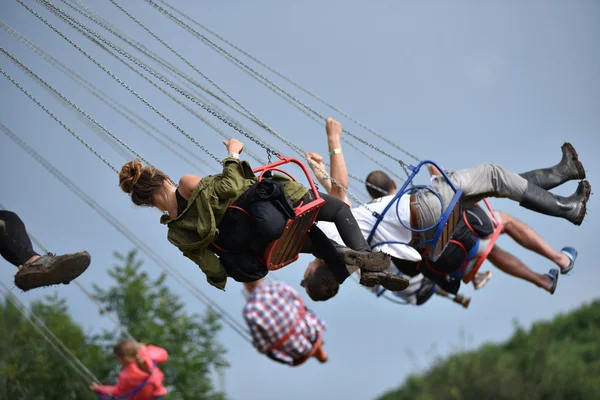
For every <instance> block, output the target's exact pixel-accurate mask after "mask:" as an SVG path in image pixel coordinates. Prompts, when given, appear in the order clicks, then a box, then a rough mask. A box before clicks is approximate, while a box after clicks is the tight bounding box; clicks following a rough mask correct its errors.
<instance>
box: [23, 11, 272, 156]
mask: <svg viewBox="0 0 600 400" xmlns="http://www.w3.org/2000/svg"><path fill="white" fill-rule="evenodd" d="M17 1H21V0H17ZM38 2H40V3H42V4H44V5H46V7H48V8H49V9H50V10H52V11H53V12H55V13H56V14H57V15H59V16H60V17H61V18H63V19H64V20H66V21H68V22H70V23H71V24H74V25H76V26H78V27H80V28H81V29H83V30H84V31H86V32H87V33H88V34H90V35H92V36H93V37H95V38H96V39H97V40H99V41H101V42H102V43H104V44H105V45H107V46H108V47H110V48H111V49H113V50H114V51H116V52H118V53H119V54H121V55H122V56H123V57H125V58H127V59H128V60H129V61H131V62H133V63H134V64H136V65H137V66H138V67H140V68H142V69H143V70H144V71H146V72H148V73H149V74H150V75H152V76H154V77H155V78H156V79H158V80H159V81H161V82H163V83H164V84H166V85H167V86H169V87H170V88H171V89H174V90H175V91H176V92H177V93H179V94H181V95H182V96H184V97H186V98H187V99H188V100H190V101H191V102H193V103H195V104H196V105H198V106H200V107H201V108H203V109H204V110H205V111H206V112H208V113H209V114H211V115H213V116H214V117H216V118H217V119H219V120H220V121H222V122H223V123H225V124H226V125H229V126H230V127H231V128H233V129H234V130H236V131H238V132H239V133H241V134H242V135H244V136H246V137H247V138H248V139H250V140H251V141H253V142H254V143H256V144H257V145H259V146H260V147H262V148H263V149H264V150H265V151H267V153H269V152H270V153H273V154H274V155H277V156H278V154H277V153H275V152H274V151H272V150H270V149H269V148H268V147H267V146H266V145H265V144H264V143H262V142H260V141H259V140H258V139H256V138H254V137H253V136H251V135H250V134H249V133H247V132H245V131H244V130H242V129H240V128H239V127H238V126H236V125H234V124H233V123H232V122H230V121H228V120H227V119H225V118H224V117H223V116H221V115H219V114H218V113H217V112H215V111H213V110H212V109H211V108H209V107H208V106H207V105H205V104H204V103H202V102H200V101H199V100H198V99H196V98H195V97H194V96H192V95H191V94H190V93H188V92H186V91H185V90H183V89H182V88H181V87H179V86H177V85H175V84H174V83H173V82H172V81H170V80H169V79H167V78H165V77H164V76H163V75H161V74H159V73H158V72H156V71H155V70H153V69H152V68H150V67H148V66H147V65H145V64H144V63H142V62H141V61H139V60H138V59H137V58H135V57H133V56H132V55H131V54H129V53H127V52H126V51H124V50H123V49H121V48H120V47H118V46H116V45H115V44H113V43H111V42H110V41H108V40H107V39H105V38H104V37H103V36H101V35H100V34H98V33H96V32H95V31H93V30H92V29H90V28H88V27H87V26H85V25H84V24H83V23H81V22H79V21H77V20H75V19H74V18H73V17H71V16H70V15H69V14H66V13H65V12H64V11H62V10H60V9H59V8H58V7H56V6H54V5H53V4H52V3H50V2H48V1H46V0H38ZM86 54H87V53H86ZM97 65H101V64H99V63H98V64H97ZM111 75H112V74H111ZM112 76H114V75H112ZM115 78H116V77H115ZM117 79H118V78H117ZM119 81H120V80H119ZM120 82H122V81H120ZM132 93H133V91H132ZM140 99H141V96H140ZM148 104H149V103H148ZM155 110H156V109H155ZM156 111H157V112H158V110H156ZM160 115H161V116H164V114H162V113H160ZM164 118H166V119H167V120H168V118H167V117H166V116H164ZM168 121H170V120H168ZM173 125H174V124H173ZM174 126H176V125H174ZM177 128H178V130H180V132H182V133H184V135H186V137H188V139H190V140H192V141H193V142H194V143H196V144H197V145H198V146H200V144H199V143H198V142H196V141H195V139H194V138H192V137H191V136H189V135H188V134H187V133H185V132H184V131H183V130H182V129H181V128H179V127H177ZM201 148H202V149H204V147H202V146H201ZM204 150H205V151H206V152H207V153H208V154H210V155H211V157H213V158H214V159H215V160H217V161H218V162H219V163H221V161H220V160H219V159H218V158H216V157H215V156H214V155H213V154H212V153H210V152H209V151H208V150H206V149H204Z"/></svg>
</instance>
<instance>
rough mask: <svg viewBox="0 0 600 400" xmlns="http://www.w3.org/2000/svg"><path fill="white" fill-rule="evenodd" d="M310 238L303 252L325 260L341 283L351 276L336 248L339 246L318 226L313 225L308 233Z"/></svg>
mask: <svg viewBox="0 0 600 400" xmlns="http://www.w3.org/2000/svg"><path fill="white" fill-rule="evenodd" d="M308 235H309V236H308V238H306V241H305V242H304V246H302V250H301V253H311V254H312V255H313V256H315V257H317V258H320V259H321V260H323V261H325V264H327V267H329V269H330V270H331V272H332V273H333V275H334V276H335V278H336V279H337V281H338V282H339V283H343V282H344V281H345V280H346V278H347V277H349V276H350V272H348V268H346V263H344V260H343V259H342V257H340V255H339V253H338V252H337V250H336V246H339V245H338V244H337V243H336V242H334V241H333V240H331V239H329V238H328V237H327V236H326V235H325V233H323V231H322V230H320V229H319V227H318V226H316V225H315V226H313V227H312V228H311V230H310V232H309V233H308Z"/></svg>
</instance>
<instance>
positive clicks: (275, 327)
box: [243, 278, 327, 366]
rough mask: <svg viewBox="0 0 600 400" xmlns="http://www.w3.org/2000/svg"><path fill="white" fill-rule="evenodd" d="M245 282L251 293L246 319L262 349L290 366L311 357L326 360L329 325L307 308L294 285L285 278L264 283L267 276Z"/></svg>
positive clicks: (244, 311) (276, 359)
mask: <svg viewBox="0 0 600 400" xmlns="http://www.w3.org/2000/svg"><path fill="white" fill-rule="evenodd" d="M244 286H245V288H246V291H247V292H248V294H249V297H248V300H247V302H246V305H245V306H244V309H243V315H244V320H245V321H246V323H247V324H248V327H249V328H250V333H251V335H252V344H253V345H254V347H255V348H256V349H257V350H258V351H259V353H261V354H265V355H266V356H267V357H269V358H270V359H272V360H274V361H277V362H279V363H282V364H288V365H291V366H297V365H300V364H302V363H303V362H305V361H306V360H308V359H309V358H311V357H315V358H316V359H317V360H319V361H320V362H322V363H324V362H326V361H327V354H326V353H325V351H324V350H323V340H322V334H323V332H325V330H326V328H327V326H326V324H325V322H324V321H323V320H321V319H320V318H319V317H317V316H316V315H314V314H313V313H312V312H311V311H310V310H308V309H307V308H306V306H305V305H304V302H303V301H302V298H301V297H300V295H299V294H298V292H296V290H294V288H292V287H291V286H289V285H286V284H285V283H282V282H274V283H265V280H264V278H263V279H259V280H257V281H255V282H245V283H244Z"/></svg>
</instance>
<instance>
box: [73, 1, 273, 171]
mask: <svg viewBox="0 0 600 400" xmlns="http://www.w3.org/2000/svg"><path fill="white" fill-rule="evenodd" d="M61 1H63V2H65V0H61ZM72 1H73V2H74V3H75V4H77V5H78V6H79V7H81V8H82V9H83V10H85V12H84V11H81V10H79V9H76V8H75V7H73V6H72V5H70V4H68V3H65V4H67V5H68V6H69V7H71V8H73V9H74V10H75V11H77V12H78V13H80V14H81V15H83V16H84V17H86V18H88V19H90V20H91V21H93V22H94V23H96V24H97V25H98V26H100V27H102V28H104V29H105V30H107V31H108V32H110V33H112V34H113V35H115V36H117V37H118V38H119V39H121V40H123V41H124V42H125V43H127V44H128V45H130V46H132V47H133V48H135V49H136V50H138V51H139V52H141V53H142V54H144V55H146V56H147V57H149V58H150V59H152V60H153V61H155V62H156V63H158V64H159V65H160V66H161V67H163V68H165V69H166V70H168V71H169V72H170V73H172V74H173V76H174V77H175V79H177V80H180V81H187V82H189V83H191V84H192V85H194V86H195V87H197V88H199V89H200V90H202V91H203V92H205V93H207V94H208V95H210V96H211V97H213V98H215V99H216V100H218V101H220V102H221V103H223V104H224V105H226V106H227V107H229V108H231V109H232V110H234V111H236V112H238V113H239V114H241V115H242V116H244V117H245V118H248V119H249V120H250V121H253V122H254V121H255V118H253V117H252V116H250V115H248V114H247V112H250V111H249V110H247V109H246V108H245V107H244V106H243V105H242V104H241V103H239V102H237V101H236V100H235V99H234V98H233V97H231V96H230V95H229V94H228V93H227V92H225V90H224V89H222V88H221V87H220V86H218V85H217V84H216V83H215V82H214V81H212V80H210V79H209V78H208V77H207V76H206V75H204V74H203V73H202V72H201V71H198V70H197V69H196V67H195V66H193V64H191V63H190V62H189V61H187V60H185V59H184V58H183V56H181V55H180V54H178V53H177V55H178V57H180V58H182V59H183V60H184V61H185V62H186V63H187V64H188V65H190V66H191V67H192V68H194V69H195V70H196V71H197V72H198V73H199V74H201V75H202V76H204V77H205V78H206V79H207V80H208V81H209V82H210V83H211V84H212V85H213V86H215V87H216V88H217V89H218V90H219V91H221V92H222V93H224V94H225V95H226V96H227V97H228V98H230V99H232V101H234V102H235V103H236V104H239V106H241V107H242V108H243V109H244V110H246V111H247V112H244V111H240V110H238V109H237V108H235V107H234V106H232V105H230V104H229V103H227V102H226V101H225V100H223V99H222V98H220V97H219V96H217V95H216V94H215V93H213V92H211V91H210V90H209V89H207V88H206V87H204V86H203V85H201V84H200V83H199V82H197V81H196V80H194V79H193V78H191V77H190V76H188V75H186V74H185V73H184V72H182V71H181V70H179V69H178V68H177V67H175V66H174V65H173V64H171V63H169V62H168V61H166V60H164V59H162V58H161V57H160V56H158V55H156V54H154V53H152V52H151V51H149V50H147V49H146V48H145V46H143V45H142V44H141V43H139V42H136V41H135V39H133V38H128V37H127V35H126V34H125V33H123V32H121V31H119V29H117V28H115V27H111V26H110V23H108V22H107V21H105V20H104V19H103V18H102V17H101V16H99V15H98V14H97V13H95V12H94V11H93V10H92V9H90V8H89V7H87V6H85V5H83V4H81V3H79V2H78V1H76V0H72ZM115 5H117V4H115ZM117 6H118V5H117ZM118 7H119V6H118ZM119 8H120V7H119ZM120 9H121V8H120ZM122 11H124V10H122ZM124 12H125V11H124ZM127 15H128V16H129V17H130V18H132V19H134V18H133V17H132V16H131V14H128V13H127ZM134 21H135V22H136V23H138V24H139V25H141V23H140V22H138V21H137V20H135V19H134ZM144 28H145V27H144ZM75 29H79V28H75ZM145 29H146V30H147V28H145ZM147 31H148V32H149V33H150V34H152V35H153V36H154V37H155V38H157V39H158V40H159V41H160V42H161V43H163V44H164V45H165V46H167V48H168V49H169V50H171V51H172V52H175V50H173V49H172V48H171V47H170V46H168V45H167V44H166V43H164V42H163V41H162V40H161V39H160V38H158V37H157V36H156V35H155V34H153V33H152V32H151V31H149V30H147ZM82 33H83V34H84V35H87V34H86V33H85V32H82ZM90 40H92V41H95V39H93V38H92V39H90ZM136 43H137V44H136ZM105 50H106V51H107V52H109V53H110V51H109V50H107V49H105ZM111 54H112V53H111ZM113 56H114V55H113ZM115 57H116V56H115ZM117 58H118V57H117ZM126 65H127V64H126ZM130 68H131V67H130ZM133 71H134V72H135V73H137V74H138V75H140V74H139V72H138V71H137V70H133ZM140 76H142V78H144V79H146V80H147V78H146V77H144V76H143V75H140ZM150 83H151V84H153V85H154V83H152V82H151V81H150ZM184 85H185V86H186V87H188V88H190V87H189V86H188V85H187V83H184ZM154 86H156V85H154ZM156 87H157V88H159V90H162V89H161V88H160V87H158V86H156ZM190 89H191V90H192V92H193V93H195V94H196V95H197V96H199V97H200V98H202V100H203V101H204V102H205V103H206V104H209V105H210V106H211V107H213V108H215V109H216V110H218V112H219V113H221V115H225V116H227V117H228V118H230V119H231V120H232V121H234V122H235V123H236V124H237V125H238V126H240V127H242V129H244V130H246V131H248V132H250V130H248V129H247V128H245V127H243V126H242V125H241V124H240V123H239V122H237V121H235V120H234V119H233V118H232V117H230V116H228V115H227V113H225V112H224V111H223V110H221V109H220V108H219V107H218V106H216V105H215V104H213V103H211V102H210V101H209V100H208V99H207V98H206V97H205V96H203V95H201V94H199V93H198V92H197V91H196V90H195V89H194V88H190ZM163 92H164V91H163ZM165 94H167V95H168V96H170V95H169V94H168V93H166V92H165ZM171 98H173V97H172V96H171ZM173 99H174V98H173ZM174 100H175V99H174ZM175 101H177V100H175ZM200 118H201V117H200ZM203 122H205V123H207V122H206V121H205V120H203ZM259 125H260V124H259ZM209 126H211V127H213V126H212V125H210V124H209ZM213 129H215V130H216V128H214V127H213ZM219 133H221V132H219ZM251 135H252V136H255V137H258V135H256V134H254V133H251ZM227 138H229V137H227ZM259 140H260V139H259ZM271 150H273V146H271ZM276 152H277V153H280V152H279V151H278V150H276ZM248 155H250V156H251V157H253V158H254V159H255V160H257V161H258V162H260V163H264V161H262V160H260V159H258V158H257V157H256V156H254V155H252V154H251V152H249V151H248Z"/></svg>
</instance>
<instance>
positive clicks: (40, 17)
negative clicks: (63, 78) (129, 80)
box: [16, 0, 221, 164]
mask: <svg viewBox="0 0 600 400" xmlns="http://www.w3.org/2000/svg"><path fill="white" fill-rule="evenodd" d="M16 1H17V2H18V3H19V4H21V5H22V6H23V7H24V8H25V9H27V10H28V11H29V12H30V13H32V14H33V15H35V16H36V17H37V18H38V19H39V20H40V21H42V22H43V23H44V24H46V25H47V26H48V27H49V28H50V29H52V30H53V31H54V32H55V33H56V34H58V35H59V36H60V37H61V38H63V39H64V40H66V41H67V42H68V43H69V44H70V45H72V46H73V47H75V48H76V49H77V50H78V51H79V52H80V53H81V54H83V55H84V56H86V58H88V59H89V60H90V61H92V62H93V63H94V64H95V65H96V66H98V67H99V68H100V69H102V70H103V71H104V72H106V73H107V74H108V75H109V76H110V77H111V78H113V79H114V80H115V81H117V82H118V83H119V84H120V85H121V86H123V87H124V88H125V89H127V90H128V91H129V92H130V93H132V94H133V95H134V96H136V97H137V98H138V99H139V100H141V101H142V102H143V103H144V104H145V105H146V106H148V107H149V108H150V109H152V111H154V112H155V113H157V114H158V115H159V116H160V117H162V118H163V119H164V120H165V121H167V122H168V123H169V124H170V125H171V126H173V127H174V128H175V129H177V130H178V131H179V132H180V133H181V134H183V135H184V136H186V137H187V138H188V139H190V141H192V143H194V144H195V145H196V146H198V147H199V148H200V149H202V150H203V151H204V152H205V153H206V154H208V155H209V156H210V157H211V158H213V159H214V160H215V161H217V162H218V163H219V164H220V163H221V160H220V159H219V158H217V157H216V156H215V155H214V154H212V153H211V152H210V151H209V150H208V149H206V148H205V147H204V146H202V145H201V144H200V143H198V141H197V140H196V139H194V138H193V137H192V136H190V135H189V134H188V133H186V132H185V131H184V130H183V129H181V128H180V127H179V126H178V125H177V124H175V123H174V122H173V121H171V120H170V119H169V118H168V117H167V116H166V115H164V114H163V113H162V112H160V111H159V110H158V109H157V108H156V107H154V106H153V105H152V104H150V103H149V102H148V101H147V100H146V99H144V98H143V97H142V96H141V95H140V94H138V93H137V92H136V91H135V90H133V89H132V88H131V87H129V86H128V85H127V84H126V83H125V82H123V81H122V80H121V79H119V78H118V77H117V76H115V75H114V74H113V73H112V72H111V71H110V70H108V69H107V68H106V67H105V66H104V65H102V64H101V63H100V62H98V61H97V60H96V59H94V58H93V57H92V56H91V55H89V54H88V53H87V52H86V51H85V50H83V49H82V48H81V47H79V46H77V45H76V44H75V43H74V42H73V41H72V40H71V39H69V38H68V37H66V36H65V35H64V34H63V33H62V32H61V31H59V30H58V29H57V28H55V27H54V26H53V25H52V24H50V23H49V22H48V21H46V20H45V19H44V18H43V17H42V16H40V15H39V14H38V13H36V12H35V11H34V10H33V9H31V8H30V7H29V6H27V5H26V4H25V3H23V1H22V0H16ZM38 2H39V3H41V4H43V5H45V6H46V7H48V8H49V9H51V10H53V9H56V10H57V11H58V12H59V13H61V14H63V15H65V16H66V17H67V18H68V19H70V20H73V18H72V17H71V16H70V15H68V14H65V13H64V12H63V11H62V10H59V9H57V8H56V7H55V6H54V5H53V4H52V3H50V2H47V1H45V0H38Z"/></svg>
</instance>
